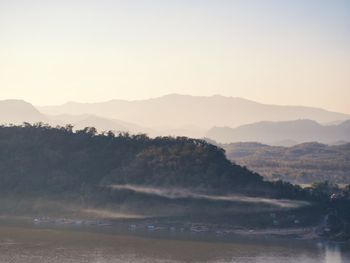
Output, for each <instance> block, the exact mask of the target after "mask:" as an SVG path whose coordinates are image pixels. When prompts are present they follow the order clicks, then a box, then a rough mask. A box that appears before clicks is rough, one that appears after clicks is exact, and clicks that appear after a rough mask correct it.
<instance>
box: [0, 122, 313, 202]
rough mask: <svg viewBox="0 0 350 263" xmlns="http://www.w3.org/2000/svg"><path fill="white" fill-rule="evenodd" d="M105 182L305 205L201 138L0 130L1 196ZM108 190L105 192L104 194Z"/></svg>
mask: <svg viewBox="0 0 350 263" xmlns="http://www.w3.org/2000/svg"><path fill="white" fill-rule="evenodd" d="M112 184H135V185H147V186H154V187H156V186H162V187H174V188H175V187H176V188H185V189H193V190H196V191H199V192H206V193H213V194H218V193H219V194H230V193H240V194H246V195H251V196H268V197H275V198H291V199H307V198H312V197H310V191H309V190H305V189H302V188H301V187H299V186H294V185H292V184H290V183H285V182H282V181H276V182H267V181H264V180H263V177H261V176H260V175H258V174H257V173H254V172H251V171H249V170H248V169H247V168H244V167H241V166H239V165H236V164H234V163H232V162H231V161H229V160H228V159H227V158H226V156H225V152H224V150H223V149H221V148H219V147H217V146H214V145H212V144H209V143H207V142H206V141H204V140H197V139H190V138H186V137H176V138H173V137H157V138H154V139H151V138H149V137H147V136H146V135H145V134H138V135H130V134H128V133H118V134H115V133H113V132H110V131H109V132H104V133H101V134H98V133H97V131H96V129H95V128H92V127H87V128H84V129H82V130H77V131H73V127H72V126H71V125H67V126H65V127H55V128H53V127H50V126H47V125H44V124H42V123H38V124H35V125H31V124H28V123H25V124H23V125H21V126H1V127H0V191H1V194H11V195H19V196H26V195H31V196H32V195H45V196H63V195H64V196H70V195H71V196H79V197H84V196H94V195H97V194H99V193H102V192H104V191H107V190H106V189H108V187H106V186H109V185H112ZM109 191H111V190H110V189H109Z"/></svg>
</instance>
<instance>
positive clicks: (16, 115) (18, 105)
mask: <svg viewBox="0 0 350 263" xmlns="http://www.w3.org/2000/svg"><path fill="white" fill-rule="evenodd" d="M46 120H47V118H46V116H45V115H43V114H42V113H40V112H39V111H38V110H37V109H36V108H35V107H34V106H33V105H32V104H30V103H28V102H25V101H23V100H2V101H0V122H1V123H6V124H21V123H23V122H30V123H32V122H39V121H46Z"/></svg>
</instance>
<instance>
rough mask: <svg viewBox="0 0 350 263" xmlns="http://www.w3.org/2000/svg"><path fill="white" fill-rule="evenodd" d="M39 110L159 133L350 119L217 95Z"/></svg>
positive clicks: (76, 104)
mask: <svg viewBox="0 0 350 263" xmlns="http://www.w3.org/2000/svg"><path fill="white" fill-rule="evenodd" d="M38 109H39V110H40V111H41V112H43V113H45V114H51V115H53V114H54V115H58V114H73V115H81V114H93V115H97V116H102V117H104V118H112V119H119V120H124V121H127V122H131V123H136V124H138V125H140V126H145V127H150V128H154V129H162V130H169V129H183V127H196V129H197V130H200V129H202V130H208V129H210V128H211V127H213V126H228V127H237V126H240V125H244V124H249V123H254V122H259V121H290V120H297V119H311V120H314V121H317V122H319V123H328V122H334V121H338V120H347V119H350V115H347V114H342V113H336V112H330V111H326V110H323V109H317V108H311V107H301V106H277V105H268V104H261V103H257V102H253V101H249V100H246V99H241V98H233V97H224V96H220V95H215V96H210V97H200V96H188V95H177V94H171V95H166V96H163V97H159V98H154V99H147V100H136V101H125V100H111V101H108V102H101V103H77V102H69V103H66V104H63V105H59V106H46V107H38Z"/></svg>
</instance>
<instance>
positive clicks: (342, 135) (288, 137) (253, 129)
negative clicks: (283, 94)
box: [206, 120, 350, 146]
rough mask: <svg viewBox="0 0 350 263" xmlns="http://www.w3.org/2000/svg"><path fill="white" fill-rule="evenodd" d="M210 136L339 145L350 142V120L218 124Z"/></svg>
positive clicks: (220, 139)
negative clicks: (325, 122) (337, 121)
mask: <svg viewBox="0 0 350 263" xmlns="http://www.w3.org/2000/svg"><path fill="white" fill-rule="evenodd" d="M206 137H208V138H210V139H212V140H215V141H217V142H221V143H230V142H261V143H265V144H270V145H283V146H290V145H293V144H297V143H303V142H312V141H317V142H321V143H326V144H339V142H341V141H343V142H349V141H350V120H347V121H344V122H342V123H340V124H337V125H321V124H319V123H317V122H315V121H312V120H295V121H285V122H258V123H253V124H249V125H243V126H240V127H237V128H229V127H214V128H212V129H210V130H209V131H208V133H207V134H206Z"/></svg>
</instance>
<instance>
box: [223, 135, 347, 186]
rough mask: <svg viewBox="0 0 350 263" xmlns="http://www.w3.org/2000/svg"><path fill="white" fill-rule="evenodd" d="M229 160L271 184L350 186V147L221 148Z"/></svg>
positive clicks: (233, 145) (244, 145)
mask: <svg viewBox="0 0 350 263" xmlns="http://www.w3.org/2000/svg"><path fill="white" fill-rule="evenodd" d="M220 146H221V147H223V148H224V149H225V151H226V156H227V157H228V158H229V159H230V160H232V161H234V162H235V163H237V164H239V165H243V166H246V167H248V168H249V169H250V170H252V171H255V172H257V173H259V174H261V175H263V176H264V177H266V178H268V179H270V180H279V179H282V180H284V181H289V182H292V183H298V184H309V183H313V182H320V181H325V180H328V181H330V182H333V183H340V184H348V183H350V143H348V144H344V145H334V146H329V145H325V144H320V143H303V144H298V145H295V146H293V147H277V146H269V145H264V144H260V143H248V142H247V143H230V144H221V145H220Z"/></svg>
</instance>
